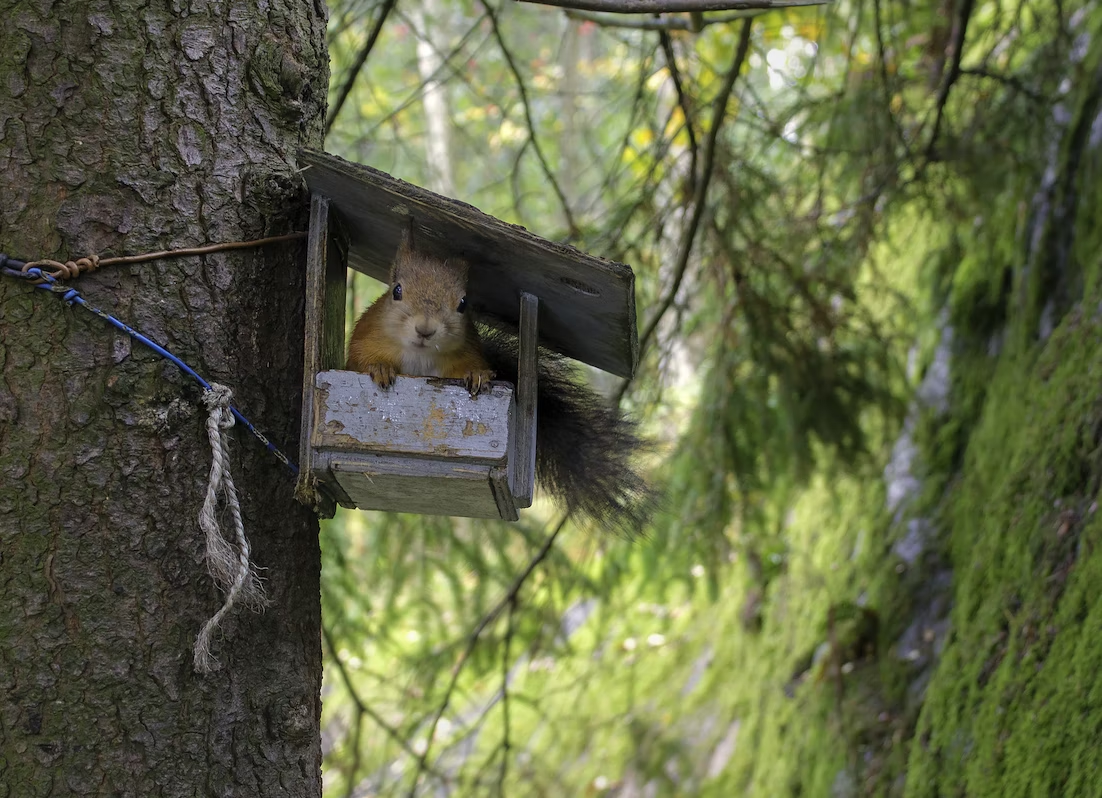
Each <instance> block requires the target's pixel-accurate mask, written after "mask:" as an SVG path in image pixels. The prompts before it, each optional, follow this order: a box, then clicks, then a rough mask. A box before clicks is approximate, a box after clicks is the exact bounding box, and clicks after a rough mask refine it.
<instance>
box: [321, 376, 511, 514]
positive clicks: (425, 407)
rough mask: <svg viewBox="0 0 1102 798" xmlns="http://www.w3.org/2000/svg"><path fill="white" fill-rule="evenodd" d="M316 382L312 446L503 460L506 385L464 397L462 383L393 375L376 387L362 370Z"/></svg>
mask: <svg viewBox="0 0 1102 798" xmlns="http://www.w3.org/2000/svg"><path fill="white" fill-rule="evenodd" d="M316 386H317V391H316V400H315V401H316V402H317V404H316V408H315V415H314V441H313V443H314V447H315V449H318V450H330V451H334V452H338V451H339V452H342V453H347V452H364V453H373V454H389V455H399V454H404V455H410V456H413V457H448V458H450V459H453V460H456V461H465V462H467V463H483V464H487V465H492V464H502V463H505V462H506V461H507V459H508V456H509V432H510V425H511V423H512V415H513V389H512V387H511V386H509V385H508V384H507V383H500V382H495V383H492V384H491V386H490V390H489V391H488V392H487V393H483V394H480V395H478V396H477V397H474V398H472V397H471V396H470V394H469V393H468V392H467V389H466V388H464V387H463V386H461V385H458V384H455V383H450V382H448V383H445V382H443V381H441V380H436V379H432V378H426V377H398V378H397V379H396V380H395V382H394V384H393V385H392V386H390V387H389V388H387V389H385V390H384V389H383V388H380V387H379V386H378V385H376V384H375V382H374V381H373V380H372V379H371V378H370V377H369V376H367V375H366V374H358V373H356V372H352V371H324V372H322V373H320V374H318V375H317V378H316ZM485 472H486V465H483V466H482V473H483V474H485ZM349 496H350V497H351V498H352V499H353V500H355V497H354V496H352V495H351V494H349ZM361 506H362V505H361ZM407 512H414V511H412V510H407Z"/></svg>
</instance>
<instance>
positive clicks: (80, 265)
mask: <svg viewBox="0 0 1102 798" xmlns="http://www.w3.org/2000/svg"><path fill="white" fill-rule="evenodd" d="M99 267H100V257H99V255H88V256H87V257H84V258H77V259H76V260H67V261H65V262H64V263H62V262H61V261H59V260H50V259H49V258H43V259H42V260H34V261H31V262H30V263H24V264H23V268H22V272H23V273H24V274H26V273H27V272H29V271H30V270H31V269H38V270H39V271H41V272H42V273H43V274H48V275H50V277H52V278H53V279H55V280H71V279H72V278H74V277H79V276H80V275H81V274H82V273H84V272H92V271H95V270H96V269H98V268H99ZM34 282H35V284H39V283H44V282H46V280H45V279H44V278H42V277H39V278H38V279H37V280H35V281H34Z"/></svg>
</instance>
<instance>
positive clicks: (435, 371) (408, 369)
mask: <svg viewBox="0 0 1102 798" xmlns="http://www.w3.org/2000/svg"><path fill="white" fill-rule="evenodd" d="M436 360H437V359H436V352H435V350H431V349H412V350H411V349H409V348H407V349H406V350H405V351H404V352H402V367H401V368H400V369H399V370H398V371H399V372H400V373H402V374H406V375H409V376H411V377H439V376H440V369H439V367H438V366H437V362H436Z"/></svg>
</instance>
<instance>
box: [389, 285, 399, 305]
mask: <svg viewBox="0 0 1102 798" xmlns="http://www.w3.org/2000/svg"><path fill="white" fill-rule="evenodd" d="M390 295H391V296H393V297H394V301H395V302H401V301H402V284H401V283H398V285H396V286H394V290H393V291H391V292H390Z"/></svg>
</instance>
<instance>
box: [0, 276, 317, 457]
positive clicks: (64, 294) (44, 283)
mask: <svg viewBox="0 0 1102 798" xmlns="http://www.w3.org/2000/svg"><path fill="white" fill-rule="evenodd" d="M25 265H26V262H25V261H21V260H16V259H15V258H9V257H8V256H7V255H4V254H0V272H2V273H3V274H5V275H7V276H8V277H17V278H19V279H22V280H40V281H41V282H39V283H37V285H36V287H37V288H43V289H45V290H47V291H49V292H51V293H53V294H56V295H57V296H58V297H60V298H61V301H62V302H64V303H65V304H66V305H80V306H81V307H82V308H84V309H85V310H90V311H91V312H92V313H95V314H96V315H97V316H99V317H100V318H101V319H103V320H104V321H106V322H108V323H109V324H111V325H112V326H113V327H116V328H118V329H120V330H122V331H123V332H124V333H126V334H127V335H129V336H130V337H131V338H133V339H134V340H135V341H140V342H141V343H143V344H145V345H146V346H148V347H149V348H150V349H152V350H153V351H154V352H156V353H157V354H158V355H160V356H161V357H163V358H166V359H168V360H171V361H172V362H173V363H174V364H175V365H176V367H177V368H179V369H180V371H182V372H184V374H187V375H188V376H189V377H191V378H192V379H194V380H195V381H196V382H197V383H199V384H200V385H201V386H203V389H204V390H207V391H209V390H212V389H211V386H210V383H209V382H207V381H206V380H204V379H203V378H202V377H200V376H199V375H198V374H197V373H196V372H195V369H193V368H192V367H191V366H189V365H188V364H187V363H185V362H184V361H182V360H180V358H178V357H176V355H174V354H172V353H171V352H169V351H168V350H167V349H165V348H164V347H163V346H161V345H160V344H158V343H156V342H155V341H153V340H151V339H149V338H147V337H145V336H144V335H142V334H141V333H140V332H138V331H137V330H135V329H134V328H133V327H130V326H129V325H127V324H124V323H123V322H121V321H119V320H118V319H116V318H115V317H114V316H112V315H110V314H109V313H105V312H104V311H102V310H100V309H99V308H97V307H95V306H94V305H92V304H90V303H89V302H88V301H87V300H86V299H85V298H84V297H82V296H81V295H80V292H78V291H77V290H76V289H75V288H69V287H68V286H64V285H61V284H60V283H58V281H57V280H56V279H54V278H53V277H51V276H50V275H49V274H46V273H45V272H43V271H42V270H41V269H36V268H31V269H27V270H26V271H23V267H24V266H25ZM230 412H232V413H233V417H234V418H236V419H237V420H238V421H239V422H240V423H241V424H243V425H244V426H245V428H246V429H247V430H248V431H249V432H251V433H252V434H253V436H255V437H256V439H257V440H258V441H260V442H261V443H263V444H264V446H265V447H267V449H268V451H269V452H271V453H272V454H274V455H275V456H276V458H277V459H278V460H279V461H280V462H281V463H283V465H285V466H287V468H289V469H291V473H293V474H295V475H296V476H297V475H298V466H297V465H295V464H294V463H292V462H291V460H290V459H289V458H288V457H287V455H285V454H284V453H283V452H281V451H280V450H279V449H278V448H276V446H275V444H273V443H272V442H271V441H270V440H268V439H267V438H266V437H265V436H264V435H262V434H261V432H260V430H258V429H257V428H256V427H254V426H253V423H252V422H251V421H249V420H248V419H247V418H245V417H244V416H243V415H241V412H240V411H239V410H238V409H237V408H236V407H233V406H232V405H231V406H230Z"/></svg>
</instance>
